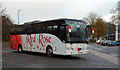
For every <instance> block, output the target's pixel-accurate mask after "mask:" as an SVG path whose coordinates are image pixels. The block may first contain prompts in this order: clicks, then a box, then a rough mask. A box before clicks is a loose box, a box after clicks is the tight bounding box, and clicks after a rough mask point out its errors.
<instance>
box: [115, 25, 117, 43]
mask: <svg viewBox="0 0 120 70" xmlns="http://www.w3.org/2000/svg"><path fill="white" fill-rule="evenodd" d="M115 25H116V34H115V35H116V36H115V41H117V40H118V23H116V24H115Z"/></svg>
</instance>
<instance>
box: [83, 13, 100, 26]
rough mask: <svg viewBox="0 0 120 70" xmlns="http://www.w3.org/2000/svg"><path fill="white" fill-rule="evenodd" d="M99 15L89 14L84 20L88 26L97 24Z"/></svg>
mask: <svg viewBox="0 0 120 70" xmlns="http://www.w3.org/2000/svg"><path fill="white" fill-rule="evenodd" d="M97 18H98V15H97V14H96V13H93V12H91V13H89V14H88V16H87V17H84V18H83V20H84V21H86V22H87V23H88V24H92V23H95V22H96V19H97Z"/></svg>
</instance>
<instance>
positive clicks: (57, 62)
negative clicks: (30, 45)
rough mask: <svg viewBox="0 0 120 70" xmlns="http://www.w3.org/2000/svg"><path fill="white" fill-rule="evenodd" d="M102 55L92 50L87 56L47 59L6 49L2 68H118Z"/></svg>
mask: <svg viewBox="0 0 120 70" xmlns="http://www.w3.org/2000/svg"><path fill="white" fill-rule="evenodd" d="M90 46H91V45H90ZM94 52H96V53H97V52H98V51H94ZM103 54H104V53H103ZM101 55H102V53H101ZM101 55H97V54H94V53H93V51H92V50H91V51H90V53H89V54H87V55H72V56H71V57H66V56H60V55H55V56H53V57H47V56H46V55H45V54H42V53H34V52H23V53H17V51H15V50H11V49H10V48H4V49H3V50H2V68H118V64H116V63H113V62H110V60H111V61H112V59H109V58H108V59H109V60H107V59H106V57H105V58H104V56H106V55H102V56H101ZM100 56H101V57H100Z"/></svg>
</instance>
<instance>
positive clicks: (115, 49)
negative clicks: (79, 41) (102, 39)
mask: <svg viewBox="0 0 120 70" xmlns="http://www.w3.org/2000/svg"><path fill="white" fill-rule="evenodd" d="M89 45H90V46H89V47H90V48H92V49H94V50H96V51H99V52H102V53H105V54H108V55H110V56H115V57H119V58H120V55H119V54H118V53H119V50H120V46H102V45H100V44H96V43H91V44H89Z"/></svg>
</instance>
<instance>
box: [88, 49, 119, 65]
mask: <svg viewBox="0 0 120 70" xmlns="http://www.w3.org/2000/svg"><path fill="white" fill-rule="evenodd" d="M89 50H90V52H91V53H92V54H94V55H96V56H98V57H101V58H103V59H106V60H108V61H109V62H112V63H115V64H117V65H118V59H119V58H118V57H114V56H110V55H107V54H104V53H101V52H98V51H95V50H92V49H89Z"/></svg>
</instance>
